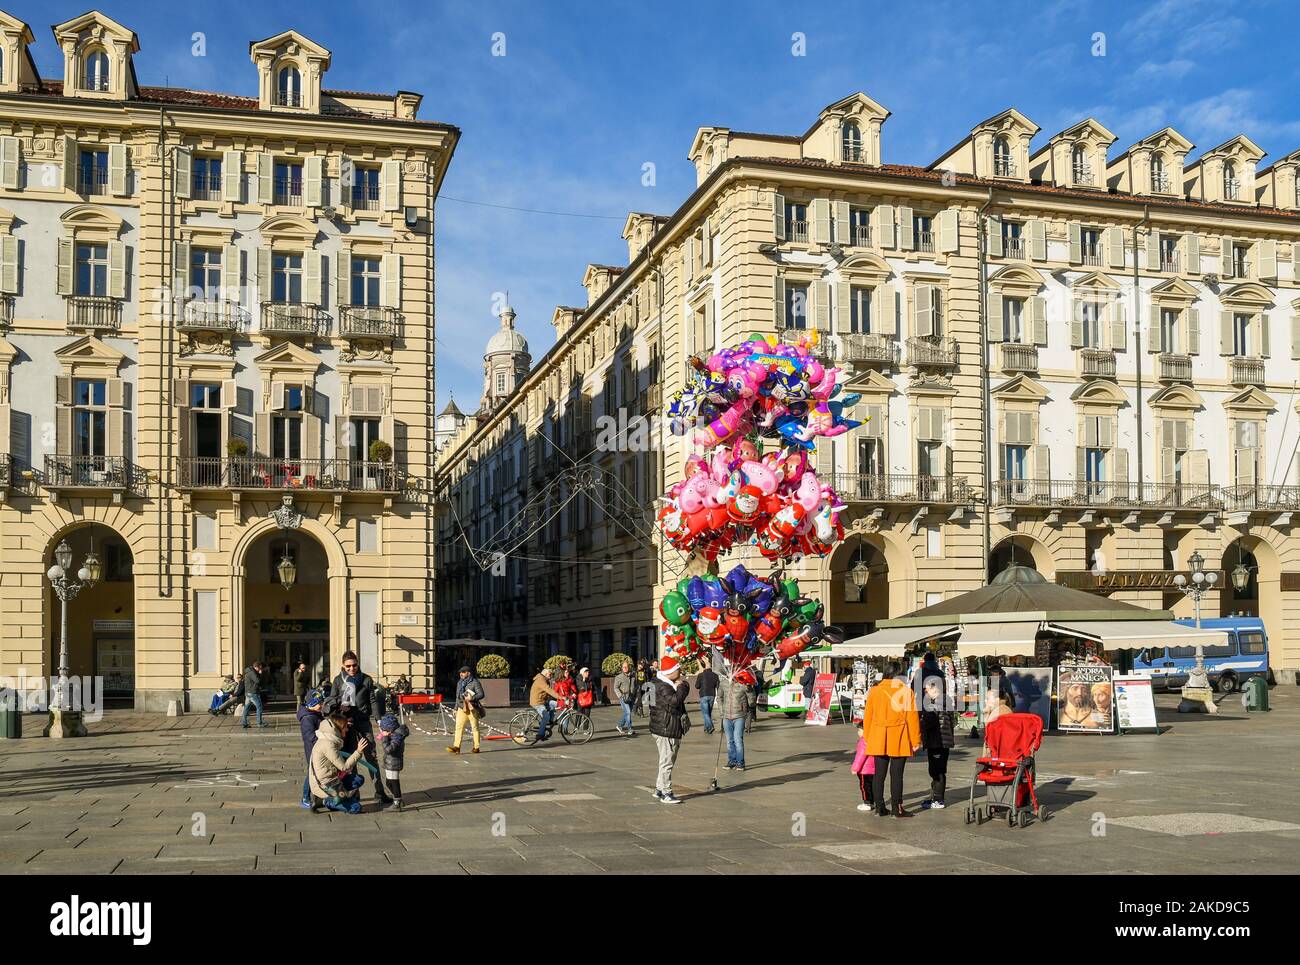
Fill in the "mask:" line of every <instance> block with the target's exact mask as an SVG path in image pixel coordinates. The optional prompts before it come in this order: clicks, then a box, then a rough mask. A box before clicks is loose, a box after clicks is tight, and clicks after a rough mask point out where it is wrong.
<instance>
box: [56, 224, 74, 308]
mask: <svg viewBox="0 0 1300 965" xmlns="http://www.w3.org/2000/svg"><path fill="white" fill-rule="evenodd" d="M58 285H59V294H60V295H71V294H72V240H71V239H70V238H60V239H59V280H58Z"/></svg>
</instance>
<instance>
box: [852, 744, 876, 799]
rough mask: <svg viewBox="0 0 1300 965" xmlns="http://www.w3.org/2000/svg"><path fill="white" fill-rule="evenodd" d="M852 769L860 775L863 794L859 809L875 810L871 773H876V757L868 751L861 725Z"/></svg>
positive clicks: (859, 786) (860, 789)
mask: <svg viewBox="0 0 1300 965" xmlns="http://www.w3.org/2000/svg"><path fill="white" fill-rule="evenodd" d="M850 770H852V771H853V773H854V774H856V775H857V776H858V791H859V792H860V793H861V794H862V803H861V804H859V805H858V810H859V811H873V810H875V802H874V801H873V800H872V793H871V775H873V774H875V773H876V759H875V758H874V757H872V756H871V755H870V754H868V753H867V742H866V740H864V739H863V736H862V728H861V727H859V728H858V749H857V753H855V754H854V755H853V767H852V768H850Z"/></svg>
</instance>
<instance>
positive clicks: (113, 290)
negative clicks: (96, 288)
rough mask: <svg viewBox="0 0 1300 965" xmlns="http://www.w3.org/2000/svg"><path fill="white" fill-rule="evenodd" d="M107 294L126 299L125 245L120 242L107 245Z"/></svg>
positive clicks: (111, 296) (111, 242)
mask: <svg viewBox="0 0 1300 965" xmlns="http://www.w3.org/2000/svg"><path fill="white" fill-rule="evenodd" d="M108 294H109V297H110V298H125V297H126V245H125V244H123V243H122V242H120V241H110V242H109V243H108Z"/></svg>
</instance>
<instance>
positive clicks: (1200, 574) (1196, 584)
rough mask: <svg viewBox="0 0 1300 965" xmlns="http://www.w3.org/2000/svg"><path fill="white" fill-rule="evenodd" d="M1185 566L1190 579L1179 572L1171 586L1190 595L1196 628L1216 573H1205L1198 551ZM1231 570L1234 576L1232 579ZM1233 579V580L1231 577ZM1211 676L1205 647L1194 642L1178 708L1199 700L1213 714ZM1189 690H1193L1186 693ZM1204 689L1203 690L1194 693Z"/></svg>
mask: <svg viewBox="0 0 1300 965" xmlns="http://www.w3.org/2000/svg"><path fill="white" fill-rule="evenodd" d="M1187 566H1188V568H1189V569H1190V570H1191V571H1192V578H1191V581H1190V582H1189V581H1188V579H1187V577H1185V576H1183V574H1181V573H1179V574H1178V575H1177V576H1175V577H1174V586H1176V587H1178V589H1179V590H1181V591H1182V593H1183V595H1184V596H1186V597H1190V598H1191V601H1192V605H1193V606H1194V607H1195V609H1196V629H1197V630H1199V629H1201V598H1202V597H1203V596H1205V594H1207V593H1209V592H1210V591H1211V590H1213V589H1214V586H1215V584H1216V583H1218V582H1219V574H1218V573H1215V572H1213V571H1211V572H1209V573H1207V572H1205V557H1203V556H1201V554H1200V553H1197V552H1193V553H1192V555H1191V556H1189V557H1188V558H1187ZM1235 575H1236V574H1235V573H1234V578H1235ZM1234 582H1235V579H1234ZM1209 690H1210V677H1209V675H1208V674H1207V673H1206V672H1205V649H1204V647H1203V646H1202V644H1201V642H1200V640H1197V642H1196V665H1195V666H1194V667H1192V669H1191V670H1190V671H1189V672H1188V674H1187V682H1186V683H1185V684H1183V702H1182V704H1180V705H1179V708H1178V709H1179V710H1184V709H1185V707H1186V705H1188V704H1191V703H1196V702H1199V703H1202V704H1205V705H1206V709H1208V710H1210V711H1211V713H1213V710H1212V708H1213V707H1214V701H1213V699H1212V698H1211V696H1210V694H1209ZM1188 691H1192V692H1193V693H1192V694H1189V693H1188ZM1197 691H1204V693H1203V694H1202V693H1196V692H1197Z"/></svg>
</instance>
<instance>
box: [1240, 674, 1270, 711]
mask: <svg viewBox="0 0 1300 965" xmlns="http://www.w3.org/2000/svg"><path fill="white" fill-rule="evenodd" d="M1245 703H1246V710H1248V711H1251V710H1261V711H1262V710H1268V681H1267V680H1266V679H1264V678H1263V677H1251V678H1250V679H1249V680H1247V681H1246V695H1245Z"/></svg>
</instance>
